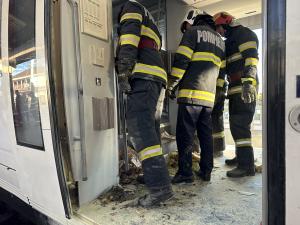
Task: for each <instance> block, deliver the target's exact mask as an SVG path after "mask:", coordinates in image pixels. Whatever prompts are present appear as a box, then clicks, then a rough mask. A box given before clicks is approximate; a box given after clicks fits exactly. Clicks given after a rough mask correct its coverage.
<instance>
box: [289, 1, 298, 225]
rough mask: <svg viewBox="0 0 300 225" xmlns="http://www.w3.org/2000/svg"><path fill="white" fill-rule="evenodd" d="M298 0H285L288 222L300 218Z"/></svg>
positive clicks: (290, 223) (295, 221) (296, 220)
mask: <svg viewBox="0 0 300 225" xmlns="http://www.w3.org/2000/svg"><path fill="white" fill-rule="evenodd" d="M298 9H299V1H297V0H286V61H285V63H286V68H285V74H286V78H285V79H286V83H285V90H286V94H285V113H286V125H285V130H286V135H285V148H286V153H285V154H286V160H285V162H286V168H285V169H286V171H285V177H286V183H285V185H286V195H285V198H286V225H292V224H298V223H299V221H300V192H299V190H300V182H299V171H300V164H299V162H300V152H299V150H300V64H299V62H300V55H299V52H300V29H299V27H300V15H299V10H298Z"/></svg>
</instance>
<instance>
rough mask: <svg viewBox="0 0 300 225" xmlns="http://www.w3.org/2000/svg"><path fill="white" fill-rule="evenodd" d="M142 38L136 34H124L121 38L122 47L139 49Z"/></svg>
mask: <svg viewBox="0 0 300 225" xmlns="http://www.w3.org/2000/svg"><path fill="white" fill-rule="evenodd" d="M140 39H141V38H140V37H139V36H137V35H134V34H123V35H121V37H120V41H119V42H120V45H133V46H135V47H138V45H139V42H140Z"/></svg>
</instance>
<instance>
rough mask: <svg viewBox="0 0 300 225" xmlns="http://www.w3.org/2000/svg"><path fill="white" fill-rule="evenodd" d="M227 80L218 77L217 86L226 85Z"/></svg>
mask: <svg viewBox="0 0 300 225" xmlns="http://www.w3.org/2000/svg"><path fill="white" fill-rule="evenodd" d="M224 83H225V80H223V79H221V78H219V79H217V87H224Z"/></svg>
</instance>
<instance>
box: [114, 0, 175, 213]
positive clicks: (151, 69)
mask: <svg viewBox="0 0 300 225" xmlns="http://www.w3.org/2000/svg"><path fill="white" fill-rule="evenodd" d="M119 24H120V26H119V29H118V33H119V46H118V50H117V57H116V69H117V74H118V78H119V82H120V88H123V87H124V88H125V89H126V90H125V91H130V92H129V94H128V97H127V98H128V103H127V114H126V117H127V118H126V119H127V127H128V135H129V138H130V140H131V143H132V144H133V147H134V149H135V150H136V151H137V152H138V154H139V157H140V160H141V162H142V168H143V173H144V180H145V183H146V186H147V189H148V191H149V193H148V194H147V195H145V196H143V197H140V198H139V199H138V200H137V201H136V205H140V206H142V207H151V206H155V205H158V204H159V203H161V202H163V201H166V200H168V199H169V198H171V197H172V196H173V192H172V187H171V184H170V177H169V173H168V170H167V166H166V162H165V159H164V156H163V153H162V148H161V143H160V118H161V113H162V106H163V105H162V104H163V99H164V95H165V87H166V82H167V74H166V71H165V69H164V66H163V62H162V59H161V57H160V52H159V51H160V48H161V40H162V39H161V35H160V33H159V31H158V28H157V26H156V25H155V21H154V19H153V17H152V16H151V14H150V13H149V11H148V10H147V9H146V8H145V7H144V6H143V5H141V4H140V3H139V2H138V1H135V0H129V1H127V3H125V5H124V6H123V7H122V10H121V13H120V15H119ZM129 89H130V90H129Z"/></svg>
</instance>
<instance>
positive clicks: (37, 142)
mask: <svg viewBox="0 0 300 225" xmlns="http://www.w3.org/2000/svg"><path fill="white" fill-rule="evenodd" d="M8 35H9V37H8V45H9V64H10V68H12V69H11V71H10V82H11V96H12V107H13V118H14V125H15V133H16V139H17V144H18V145H22V146H27V147H30V148H35V149H40V150H43V149H44V143H43V136H42V127H41V119H40V107H39V97H38V96H39V90H40V89H41V87H40V86H39V80H40V76H43V74H38V73H37V65H36V62H37V60H36V45H35V0H22V1H19V0H10V1H9V33H8Z"/></svg>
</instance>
